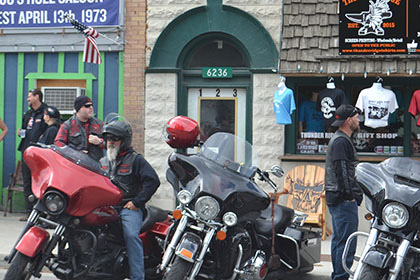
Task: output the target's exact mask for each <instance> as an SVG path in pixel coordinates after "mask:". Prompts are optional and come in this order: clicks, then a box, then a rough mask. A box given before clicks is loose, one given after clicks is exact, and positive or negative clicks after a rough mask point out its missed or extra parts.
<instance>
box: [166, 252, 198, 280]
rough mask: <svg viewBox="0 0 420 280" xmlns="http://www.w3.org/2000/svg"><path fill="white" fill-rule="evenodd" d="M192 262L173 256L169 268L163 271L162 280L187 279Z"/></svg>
mask: <svg viewBox="0 0 420 280" xmlns="http://www.w3.org/2000/svg"><path fill="white" fill-rule="evenodd" d="M192 265H193V264H192V263H190V262H187V261H186V260H183V259H181V258H180V257H175V260H174V262H173V263H172V265H171V268H170V269H169V270H168V271H167V272H166V273H165V275H164V276H163V279H162V280H184V279H187V276H188V272H189V271H190V270H191V267H192Z"/></svg>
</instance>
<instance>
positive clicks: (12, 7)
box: [0, 0, 120, 29]
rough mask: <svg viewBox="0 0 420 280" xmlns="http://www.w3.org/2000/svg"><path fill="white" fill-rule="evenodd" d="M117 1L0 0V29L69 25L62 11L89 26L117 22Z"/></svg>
mask: <svg viewBox="0 0 420 280" xmlns="http://www.w3.org/2000/svg"><path fill="white" fill-rule="evenodd" d="M119 6H120V1H118V0H0V29H5V28H44V27H67V26H68V27H70V26H71V24H70V23H69V22H68V21H67V20H65V19H64V18H63V16H64V14H65V13H68V14H69V16H70V17H73V18H75V19H77V20H78V21H80V22H82V23H84V24H86V25H88V26H116V25H118V24H119Z"/></svg>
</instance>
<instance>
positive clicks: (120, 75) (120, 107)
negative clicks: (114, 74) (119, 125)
mask: <svg viewBox="0 0 420 280" xmlns="http://www.w3.org/2000/svg"><path fill="white" fill-rule="evenodd" d="M118 60H119V71H118V114H120V115H124V52H119V54H118Z"/></svg>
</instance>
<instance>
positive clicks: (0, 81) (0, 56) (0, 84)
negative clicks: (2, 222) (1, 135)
mask: <svg viewBox="0 0 420 280" xmlns="http://www.w3.org/2000/svg"><path fill="white" fill-rule="evenodd" d="M4 60H5V55H4V53H0V73H3V74H1V75H0V103H1V104H4V73H5V68H4V66H5V61H4ZM0 118H1V119H2V120H4V106H0ZM3 142H4V141H2V142H1V143H0V184H1V183H2V182H3V144H4V143H3ZM2 198H3V195H2ZM2 203H3V201H2Z"/></svg>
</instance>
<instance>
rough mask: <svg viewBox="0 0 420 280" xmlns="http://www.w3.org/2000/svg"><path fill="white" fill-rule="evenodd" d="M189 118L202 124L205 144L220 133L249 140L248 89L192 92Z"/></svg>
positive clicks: (189, 91) (216, 89)
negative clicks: (247, 118) (231, 134)
mask: <svg viewBox="0 0 420 280" xmlns="http://www.w3.org/2000/svg"><path fill="white" fill-rule="evenodd" d="M188 117H190V118H192V119H195V120H197V121H198V123H199V125H200V130H201V140H202V141H205V140H206V139H207V138H208V137H210V136H211V135H212V134H214V133H216V132H229V133H233V134H235V135H238V136H240V137H242V138H246V135H245V133H246V89H245V88H188Z"/></svg>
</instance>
